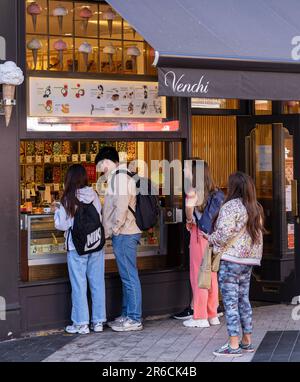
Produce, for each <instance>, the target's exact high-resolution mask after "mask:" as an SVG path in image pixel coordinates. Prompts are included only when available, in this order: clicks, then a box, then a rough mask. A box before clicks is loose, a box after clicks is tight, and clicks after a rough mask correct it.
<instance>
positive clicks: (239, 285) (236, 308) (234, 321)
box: [219, 261, 252, 336]
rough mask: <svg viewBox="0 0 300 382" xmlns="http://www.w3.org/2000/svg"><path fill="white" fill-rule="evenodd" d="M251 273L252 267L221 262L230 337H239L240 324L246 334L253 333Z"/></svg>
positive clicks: (221, 281)
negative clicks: (250, 296) (250, 294)
mask: <svg viewBox="0 0 300 382" xmlns="http://www.w3.org/2000/svg"><path fill="white" fill-rule="evenodd" d="M251 272H252V266H251V265H242V264H236V263H232V262H229V261H221V264H220V270H219V287H220V290H221V293H222V301H223V304H224V308H225V317H226V323H227V331H228V334H229V336H239V334H240V324H241V326H242V330H243V333H244V334H251V333H252V308H251V304H250V301H249V288H250V278H251Z"/></svg>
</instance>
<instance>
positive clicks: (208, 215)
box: [194, 190, 225, 234]
mask: <svg viewBox="0 0 300 382" xmlns="http://www.w3.org/2000/svg"><path fill="white" fill-rule="evenodd" d="M224 198H225V196H224V193H223V191H221V190H218V191H215V192H214V193H212V194H211V195H210V196H209V198H208V200H207V204H206V207H205V209H204V211H203V214H202V216H201V218H200V219H198V217H197V215H196V213H195V211H194V216H195V219H196V223H197V226H198V228H199V229H200V230H201V231H202V232H204V233H206V234H211V233H212V231H213V227H212V223H213V220H214V218H215V217H216V215H217V214H218V212H219V210H220V208H221V206H222V204H223V201H224Z"/></svg>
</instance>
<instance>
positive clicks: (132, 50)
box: [127, 46, 141, 73]
mask: <svg viewBox="0 0 300 382" xmlns="http://www.w3.org/2000/svg"><path fill="white" fill-rule="evenodd" d="M127 55H128V56H130V58H131V61H132V71H133V72H134V73H135V72H136V70H137V65H136V61H137V57H138V56H140V55H141V51H140V50H139V48H138V47H137V46H130V47H129V48H127Z"/></svg>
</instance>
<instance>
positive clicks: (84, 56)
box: [75, 38, 99, 73]
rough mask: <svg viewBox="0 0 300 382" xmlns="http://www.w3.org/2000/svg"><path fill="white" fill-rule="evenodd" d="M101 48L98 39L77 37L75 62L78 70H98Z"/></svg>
mask: <svg viewBox="0 0 300 382" xmlns="http://www.w3.org/2000/svg"><path fill="white" fill-rule="evenodd" d="M98 59H99V49H98V40H97V39H82V38H76V39H75V62H76V68H75V69H77V70H78V72H89V73H90V72H98V70H99V69H98V62H99V61H98Z"/></svg>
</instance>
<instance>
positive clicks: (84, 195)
mask: <svg viewBox="0 0 300 382" xmlns="http://www.w3.org/2000/svg"><path fill="white" fill-rule="evenodd" d="M76 196H77V199H78V200H80V201H81V202H83V203H85V204H89V203H93V205H94V206H95V208H96V210H97V211H98V213H99V216H100V220H101V221H102V216H101V203H100V200H99V197H98V195H97V193H96V192H95V191H94V190H93V188H92V187H84V188H81V189H79V190H78V191H77V195H76ZM54 224H55V228H56V229H58V230H59V231H65V239H66V248H68V249H69V251H72V250H74V249H75V247H74V244H73V240H72V235H69V243H67V236H68V230H69V228H71V227H73V224H74V218H71V217H69V216H67V213H66V210H65V208H64V206H63V205H62V204H61V205H60V207H59V208H58V209H57V210H56V211H55V214H54Z"/></svg>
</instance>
